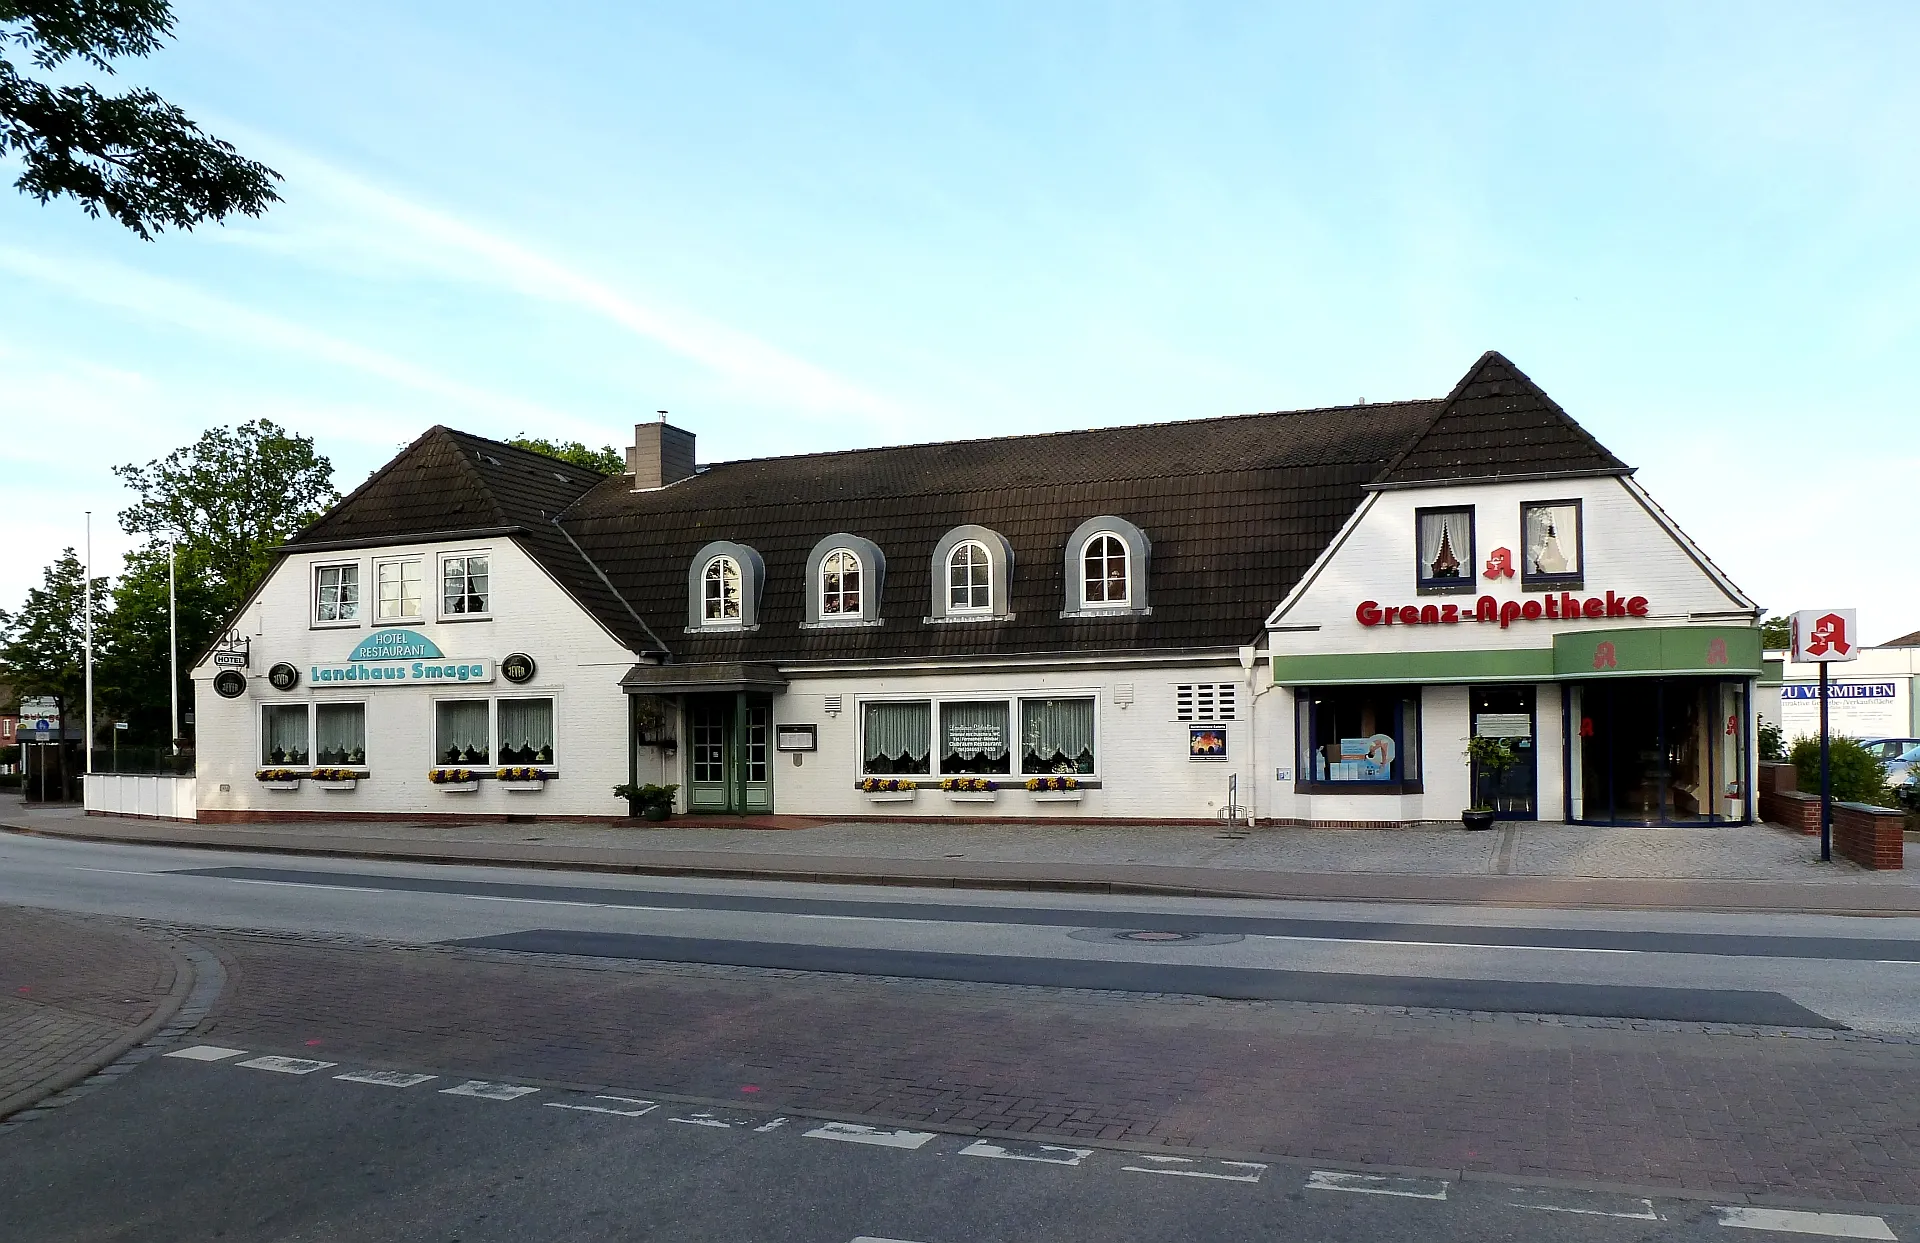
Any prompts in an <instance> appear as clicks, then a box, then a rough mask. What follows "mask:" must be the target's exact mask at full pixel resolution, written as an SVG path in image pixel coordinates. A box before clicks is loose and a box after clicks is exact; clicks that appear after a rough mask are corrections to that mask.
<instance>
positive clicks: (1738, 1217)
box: [1713, 1204, 1900, 1239]
mask: <svg viewBox="0 0 1920 1243" xmlns="http://www.w3.org/2000/svg"><path fill="white" fill-rule="evenodd" d="M1713 1211H1714V1212H1716V1213H1718V1214H1720V1224H1721V1225H1723V1226H1737V1227H1739V1228H1740V1229H1742V1230H1779V1231H1782V1232H1784V1233H1786V1234H1824V1235H1826V1236H1827V1237H1828V1238H1833V1239H1898V1238H1899V1237H1900V1236H1898V1235H1896V1234H1895V1233H1894V1232H1893V1231H1892V1230H1890V1229H1888V1228H1887V1222H1886V1219H1885V1218H1883V1217H1864V1216H1857V1215H1855V1214H1853V1213H1802V1212H1797V1211H1795V1210H1793V1209H1784V1208H1749V1207H1746V1206H1741V1207H1737V1208H1736V1207H1729V1206H1724V1205H1719V1204H1716V1205H1714V1206H1713Z"/></svg>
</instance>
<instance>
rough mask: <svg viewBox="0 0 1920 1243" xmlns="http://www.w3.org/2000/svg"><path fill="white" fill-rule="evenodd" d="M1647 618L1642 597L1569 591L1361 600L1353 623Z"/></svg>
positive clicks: (1505, 622) (1503, 626) (1504, 625)
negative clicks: (1515, 596) (1456, 600)
mask: <svg viewBox="0 0 1920 1243" xmlns="http://www.w3.org/2000/svg"><path fill="white" fill-rule="evenodd" d="M1646 615H1647V598H1646V597H1645V596H1619V595H1615V594H1614V593H1613V592H1611V591H1609V592H1608V593H1607V594H1606V596H1605V597H1604V598H1603V597H1600V596H1588V597H1587V598H1586V599H1584V600H1583V599H1581V598H1580V597H1578V596H1576V595H1574V594H1573V593H1572V592H1570V591H1563V592H1560V593H1559V594H1558V595H1555V594H1553V593H1551V592H1549V593H1547V594H1544V595H1541V596H1537V597H1535V598H1534V599H1531V600H1525V601H1522V600H1507V601H1500V600H1496V599H1494V598H1493V597H1492V596H1481V597H1480V598H1479V599H1478V600H1476V601H1474V603H1473V607H1471V608H1468V607H1466V606H1464V605H1459V604H1402V605H1397V606H1396V605H1392V604H1385V605H1383V604H1381V603H1380V602H1379V601H1377V600H1363V601H1361V602H1360V607H1359V608H1356V609H1355V610H1354V611H1353V617H1354V620H1355V621H1357V622H1359V623H1360V624H1361V625H1362V626H1393V625H1401V626H1452V625H1456V624H1457V623H1459V622H1498V623H1499V625H1500V628H1501V629H1502V630H1505V629H1506V628H1507V627H1508V626H1511V625H1512V624H1513V623H1514V622H1517V621H1543V620H1544V621H1579V620H1582V619H1587V618H1591V619H1595V620H1599V619H1602V618H1608V617H1645V616H1646Z"/></svg>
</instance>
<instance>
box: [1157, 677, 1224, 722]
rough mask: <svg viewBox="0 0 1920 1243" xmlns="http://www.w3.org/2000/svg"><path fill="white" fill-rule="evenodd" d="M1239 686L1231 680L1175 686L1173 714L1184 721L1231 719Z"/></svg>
mask: <svg viewBox="0 0 1920 1243" xmlns="http://www.w3.org/2000/svg"><path fill="white" fill-rule="evenodd" d="M1238 710H1239V688H1238V687H1236V686H1235V685H1234V684H1233V683H1231V682H1190V683H1182V684H1180V685H1178V686H1176V687H1174V688H1173V714H1174V717H1175V718H1176V719H1178V720H1182V721H1231V720H1233V719H1234V716H1235V714H1236V712H1237V711H1238Z"/></svg>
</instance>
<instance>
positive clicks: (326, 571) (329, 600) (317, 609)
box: [313, 561, 360, 625]
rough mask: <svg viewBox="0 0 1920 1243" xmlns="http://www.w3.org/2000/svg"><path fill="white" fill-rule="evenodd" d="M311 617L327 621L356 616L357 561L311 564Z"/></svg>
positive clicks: (332, 622) (355, 619)
mask: <svg viewBox="0 0 1920 1243" xmlns="http://www.w3.org/2000/svg"><path fill="white" fill-rule="evenodd" d="M313 620H314V621H316V622H321V623H327V624H336V625H337V624H340V623H343V622H357V621H359V620H360V563H359V562H357V561H355V562H348V563H347V564H345V565H317V566H315V567H314V568H313Z"/></svg>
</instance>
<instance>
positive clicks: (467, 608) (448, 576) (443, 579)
mask: <svg viewBox="0 0 1920 1243" xmlns="http://www.w3.org/2000/svg"><path fill="white" fill-rule="evenodd" d="M440 612H441V614H442V615H443V616H447V617H484V616H486V615H487V614H488V613H490V612H492V596H491V595H490V594H489V590H488V585H487V558H486V554H484V553H473V554H468V555H463V556H458V557H442V558H441V559H440Z"/></svg>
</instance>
